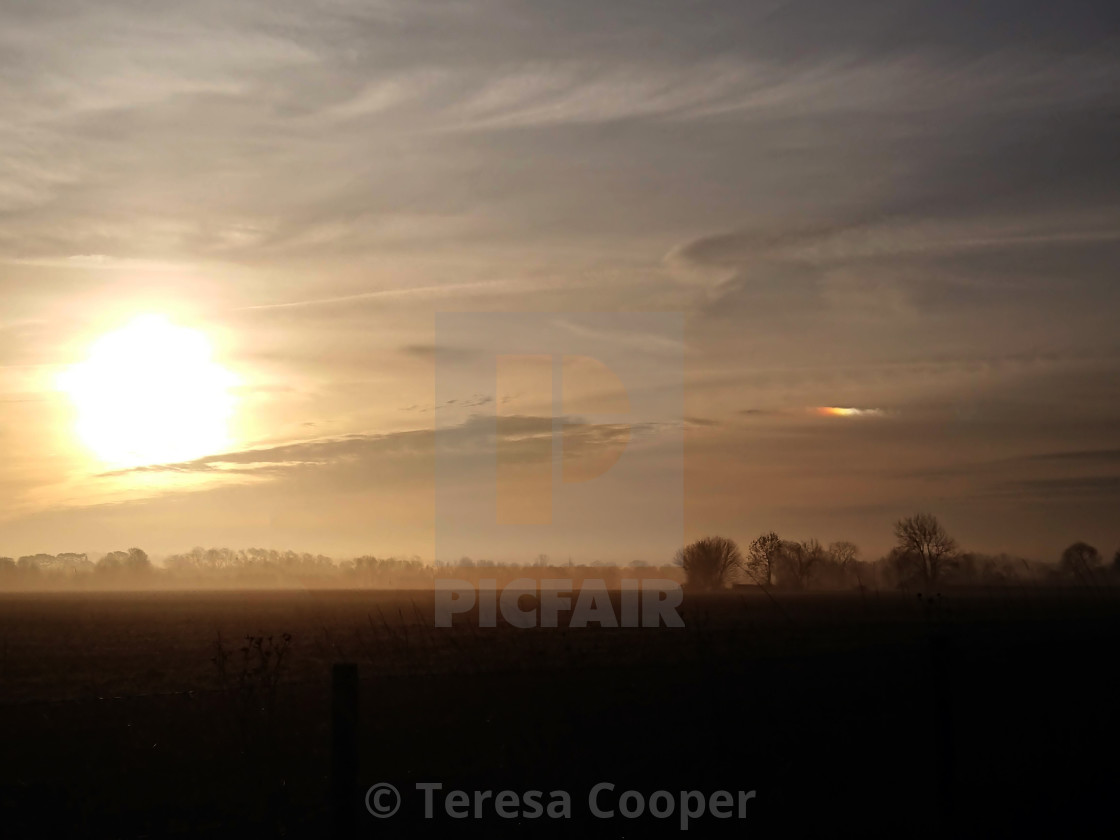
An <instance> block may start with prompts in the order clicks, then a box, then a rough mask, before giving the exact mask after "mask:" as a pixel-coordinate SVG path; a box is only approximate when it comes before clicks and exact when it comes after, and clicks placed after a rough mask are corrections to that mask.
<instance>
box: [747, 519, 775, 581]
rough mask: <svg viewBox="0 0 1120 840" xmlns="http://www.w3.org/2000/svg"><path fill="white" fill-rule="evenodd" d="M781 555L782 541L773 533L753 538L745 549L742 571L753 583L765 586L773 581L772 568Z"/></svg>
mask: <svg viewBox="0 0 1120 840" xmlns="http://www.w3.org/2000/svg"><path fill="white" fill-rule="evenodd" d="M781 554H782V541H781V539H780V538H779V537H778V535H777V534H775V533H774V532H773V531H771V532H769V533H768V534H763V535H762V536H760V537H757V538H755V540H754V542H752V543H751V544H750V547H749V548H747V560H746V563H745V565H744V567H743V568H744V569H745V571H746V572H747V574H748V575H749V576H750V577H751V579H752V580H754V582H755V583H758V584H762V583H765V584H766V585H767V586H769V585H770V584H771V582H772V581H773V579H774V567H775V565H776V564H777V562H778V559H779V558H780V557H781Z"/></svg>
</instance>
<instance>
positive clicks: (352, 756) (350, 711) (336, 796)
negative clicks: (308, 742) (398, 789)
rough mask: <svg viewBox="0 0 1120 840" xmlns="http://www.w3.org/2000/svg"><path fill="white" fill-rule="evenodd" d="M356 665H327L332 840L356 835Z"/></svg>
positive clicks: (347, 839) (348, 663)
mask: <svg viewBox="0 0 1120 840" xmlns="http://www.w3.org/2000/svg"><path fill="white" fill-rule="evenodd" d="M357 803H358V666H357V665H355V664H353V663H350V662H338V663H335V664H334V665H333V666H331V832H332V836H333V837H334V838H335V840H343V838H346V840H349V839H350V838H352V837H355V836H356V835H357V819H356V818H357V813H358V809H357Z"/></svg>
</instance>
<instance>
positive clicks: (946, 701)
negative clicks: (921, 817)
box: [930, 632, 955, 831]
mask: <svg viewBox="0 0 1120 840" xmlns="http://www.w3.org/2000/svg"><path fill="white" fill-rule="evenodd" d="M930 654H931V659H932V665H933V668H932V676H933V707H934V708H933V715H934V750H935V753H934V754H935V756H936V765H935V768H936V774H937V777H936V779H935V784H936V785H937V814H938V819H939V822H940V823H941V829H942V830H943V831H944V830H945V829H948V828H949V827H950V824H951V821H952V815H953V804H954V803H953V787H954V779H953V775H954V767H953V764H954V761H955V756H954V749H953V702H952V693H951V685H950V669H949V660H950V657H951V655H952V647H951V645H950V642H949V638H948V636H946V635H945V634H944V633H941V632H935V633H934V635H933V636H932V638H931V639H930Z"/></svg>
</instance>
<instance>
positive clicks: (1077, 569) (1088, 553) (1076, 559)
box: [1061, 541, 1104, 580]
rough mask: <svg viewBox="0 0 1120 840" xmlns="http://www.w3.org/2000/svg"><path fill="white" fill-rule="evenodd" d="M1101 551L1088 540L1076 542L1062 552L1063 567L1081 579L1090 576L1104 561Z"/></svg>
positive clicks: (1065, 570)
mask: <svg viewBox="0 0 1120 840" xmlns="http://www.w3.org/2000/svg"><path fill="white" fill-rule="evenodd" d="M1103 562H1104V561H1103V558H1102V557H1101V553H1100V552H1099V551H1097V549H1096V548H1094V547H1093V546H1091V545H1089V543H1087V542H1081V541H1078V542H1075V543H1074V544H1073V545H1071V546H1069V547H1068V548H1067V549H1066V550H1065V551H1063V552H1062V560H1061V569H1062V571H1063V572H1065V573H1066V574H1067V575H1072V576H1074V577H1076V578H1079V579H1081V580H1084V579H1086V578H1087V577H1089V576H1090V575H1091V574H1092V573H1093V571H1095V570H1096V569H1099V568H1100V566H1101V564H1102V563H1103Z"/></svg>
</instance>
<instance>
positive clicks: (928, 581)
mask: <svg viewBox="0 0 1120 840" xmlns="http://www.w3.org/2000/svg"><path fill="white" fill-rule="evenodd" d="M894 535H895V538H896V539H897V540H898V545H897V546H896V547H895V552H897V554H896V556H897V557H898V558H899V560H900V561H902V563H904V564H905V565H907V566H911V567H913V568H914V569H915V571H916V572H917V576H918V577H919V579H920V580H921V582H922V583H924V584H925V585H926V586H927V587H932V586H936V585H937V582H938V581H939V580H940V579H941V576H942V574H943V573H944V572H945V570H946V569H947V568H949V567H950V566H952V565H953V563H954V562H956V558H957V541H956V540H954V539H953V538H952V537H950V536H949V535H948V533H946V531H945V529H944V528H943V527H942V525H941V523H940V522H938V521H937V517H936V516H933V515H932V514H929V513H919V514H916V515H915V516H908V517H906V518H905V519H900V520H898V521H897V522H896V523H895V524H894Z"/></svg>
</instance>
